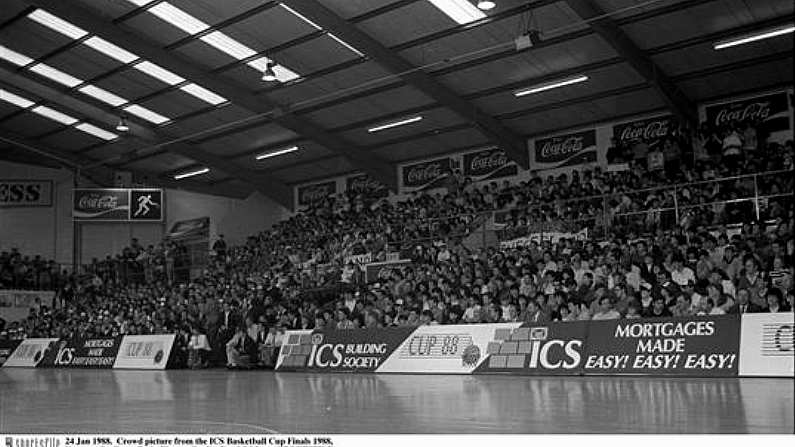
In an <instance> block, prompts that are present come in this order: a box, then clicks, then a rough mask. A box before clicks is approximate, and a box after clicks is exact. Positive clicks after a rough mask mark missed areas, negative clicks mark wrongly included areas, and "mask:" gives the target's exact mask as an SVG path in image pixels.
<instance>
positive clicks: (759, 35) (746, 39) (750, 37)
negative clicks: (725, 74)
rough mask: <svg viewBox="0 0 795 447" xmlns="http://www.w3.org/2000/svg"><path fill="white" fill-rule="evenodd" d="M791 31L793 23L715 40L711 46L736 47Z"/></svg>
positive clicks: (716, 47)
mask: <svg viewBox="0 0 795 447" xmlns="http://www.w3.org/2000/svg"><path fill="white" fill-rule="evenodd" d="M793 31H795V25H786V26H782V27H778V28H773V29H769V30H766V31H758V32H755V33H752V34H746V35H744V36H739V37H734V38H732V39H729V40H724V41H721V42H717V43H716V44H715V45H714V46H713V48H714V49H716V50H722V49H724V48H730V47H736V46H737V45H743V44H746V43H751V42H756V41H757V40H764V39H769V38H771V37H776V36H781V35H783V34H789V33H791V32H793Z"/></svg>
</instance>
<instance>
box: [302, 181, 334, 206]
mask: <svg viewBox="0 0 795 447" xmlns="http://www.w3.org/2000/svg"><path fill="white" fill-rule="evenodd" d="M328 195H329V188H328V186H326V185H318V186H310V187H308V188H306V189H304V190H303V192H302V193H301V200H302V201H303V202H314V201H316V200H321V199H325V198H326V197H328Z"/></svg>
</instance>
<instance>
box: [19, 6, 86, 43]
mask: <svg viewBox="0 0 795 447" xmlns="http://www.w3.org/2000/svg"><path fill="white" fill-rule="evenodd" d="M28 18H29V19H31V20H33V21H35V22H38V23H40V24H42V25H44V26H46V27H47V28H50V29H52V30H54V31H57V32H59V33H61V34H63V35H64V36H66V37H71V38H72V39H74V40H77V39H82V38H83V37H85V36H87V35H88V31H86V30H84V29H82V28H80V27H77V26H75V25H72V24H71V23H69V22H67V21H66V20H63V19H61V18H60V17H56V16H54V15H52V14H50V13H49V12H47V11H45V10H43V9H37V10H35V11H33V12H31V13H30V14H28Z"/></svg>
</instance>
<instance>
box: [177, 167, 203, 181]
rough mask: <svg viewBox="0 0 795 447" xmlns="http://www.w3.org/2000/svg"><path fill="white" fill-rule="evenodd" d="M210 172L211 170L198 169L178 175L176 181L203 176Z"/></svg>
mask: <svg viewBox="0 0 795 447" xmlns="http://www.w3.org/2000/svg"><path fill="white" fill-rule="evenodd" d="M208 172H210V168H202V169H197V170H195V171H190V172H186V173H184V174H177V175H175V176H174V180H182V179H184V178H188V177H193V176H194V175H202V174H206V173H208Z"/></svg>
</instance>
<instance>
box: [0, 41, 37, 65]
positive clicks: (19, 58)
mask: <svg viewBox="0 0 795 447" xmlns="http://www.w3.org/2000/svg"><path fill="white" fill-rule="evenodd" d="M0 59H3V60H6V61H8V62H11V63H12V64H14V65H18V66H20V67H24V66H25V65H28V64H30V63H31V62H33V59H31V58H29V57H27V56H25V55H24V54H19V53H17V52H16V51H14V50H12V49H10V48H8V47H5V46H3V45H0Z"/></svg>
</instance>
